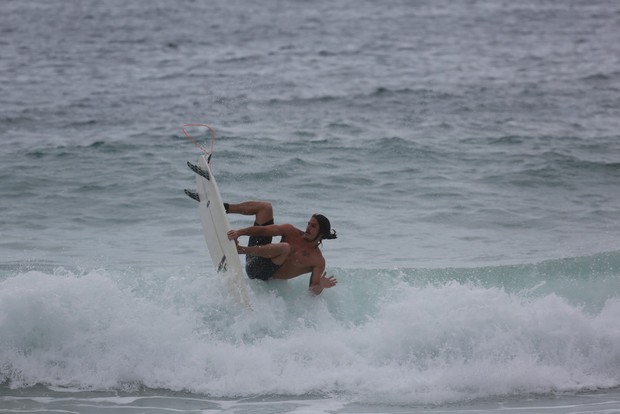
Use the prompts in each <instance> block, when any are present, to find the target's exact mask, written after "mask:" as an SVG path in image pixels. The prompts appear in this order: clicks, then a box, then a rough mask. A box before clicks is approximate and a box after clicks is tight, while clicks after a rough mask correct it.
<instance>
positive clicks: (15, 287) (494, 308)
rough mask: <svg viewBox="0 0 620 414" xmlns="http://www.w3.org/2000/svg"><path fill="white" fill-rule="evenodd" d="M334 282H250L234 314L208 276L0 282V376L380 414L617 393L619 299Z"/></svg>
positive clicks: (19, 382) (60, 276)
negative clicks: (349, 407)
mask: <svg viewBox="0 0 620 414" xmlns="http://www.w3.org/2000/svg"><path fill="white" fill-rule="evenodd" d="M339 278H340V285H339V287H340V290H337V291H334V292H330V294H329V295H323V296H321V297H318V298H314V297H311V296H309V295H307V294H306V292H305V290H306V286H305V282H301V281H299V282H296V281H293V282H289V283H284V284H272V285H269V284H264V283H262V282H261V283H257V284H253V285H252V286H253V290H254V294H255V311H254V312H249V311H247V310H244V309H242V308H239V307H238V306H236V305H235V302H234V301H232V300H230V298H229V297H227V293H226V290H225V286H224V284H223V283H222V282H221V280H220V279H218V278H217V277H214V276H213V277H204V276H196V277H193V276H191V275H188V274H178V275H174V276H167V277H165V276H162V275H161V274H156V272H155V273H154V274H152V275H148V274H147V275H136V274H131V273H123V272H116V273H114V272H106V271H102V270H98V271H90V272H86V273H84V274H79V275H78V274H73V273H71V272H57V273H56V274H46V273H43V272H35V271H33V272H26V273H22V274H18V275H15V276H14V277H11V278H9V279H6V280H4V281H2V282H0V344H1V346H0V372H1V374H2V376H3V377H6V379H9V380H10V381H11V386H13V387H21V386H27V385H31V384H35V383H43V384H48V385H51V386H56V387H74V388H77V389H98V390H101V389H119V388H120V389H129V390H131V389H135V388H136V387H141V386H146V387H150V388H164V389H169V390H188V391H191V392H198V393H202V394H206V395H210V396H214V397H226V398H237V397H240V396H241V397H243V396H253V395H289V396H304V395H322V396H328V395H338V396H340V397H343V398H345V399H347V400H351V401H359V402H370V403H388V404H401V403H402V404H410V403H443V402H449V401H462V400H468V399H472V398H485V397H488V396H492V395H511V394H522V393H548V392H564V391H579V390H586V389H598V388H604V387H616V386H618V385H620V373H619V372H618V371H617V369H616V368H615V367H617V361H618V360H620V346H619V345H618V344H620V329H619V328H618V324H617V321H618V317H619V316H620V300H618V299H614V298H612V299H609V300H608V301H607V302H606V304H605V305H604V306H603V308H602V310H601V311H600V312H598V313H588V312H586V311H584V310H583V309H582V308H581V307H579V306H575V305H572V304H570V303H569V302H568V301H566V300H564V299H563V298H561V297H559V296H557V295H555V294H548V295H543V296H540V297H525V296H519V295H515V294H509V293H507V292H505V291H504V290H502V289H499V288H488V287H480V286H476V285H473V284H460V283H456V282H449V283H444V284H437V285H434V286H418V287H414V286H411V285H410V284H408V283H405V282H399V281H398V280H395V281H393V282H394V283H392V284H391V285H390V284H389V283H384V284H377V287H378V288H377V289H376V290H375V291H373V292H368V291H366V292H365V297H357V298H355V297H350V296H348V295H349V294H350V292H355V289H348V288H347V286H348V285H349V286H352V285H353V284H355V283H356V275H355V274H354V273H351V274H346V272H345V274H343V275H340V276H339ZM149 279H150V284H147V283H146V281H147V280H149ZM147 286H148V287H147ZM357 294H359V292H358V293H357ZM282 295H285V296H286V297H283V296H282ZM356 300H357V301H358V302H362V303H366V304H368V306H367V310H366V313H364V314H360V313H362V312H363V310H362V309H361V308H360V307H359V303H356ZM356 312H357V314H356V317H355V318H351V317H350V315H351V314H353V313H356ZM299 410H302V411H303V406H300V407H299ZM326 410H328V409H327V408H326ZM300 412H301V411H300Z"/></svg>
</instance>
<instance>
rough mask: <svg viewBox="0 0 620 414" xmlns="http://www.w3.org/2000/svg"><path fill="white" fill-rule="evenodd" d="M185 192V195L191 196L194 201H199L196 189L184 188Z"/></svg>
mask: <svg viewBox="0 0 620 414" xmlns="http://www.w3.org/2000/svg"><path fill="white" fill-rule="evenodd" d="M185 194H187V196H188V197H189V198H193V199H194V200H196V201H200V196H199V195H198V193H197V192H196V191H192V190H187V189H186V190H185Z"/></svg>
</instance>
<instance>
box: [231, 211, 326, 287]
mask: <svg viewBox="0 0 620 414" xmlns="http://www.w3.org/2000/svg"><path fill="white" fill-rule="evenodd" d="M225 206H226V207H227V208H226V211H227V212H228V213H236V214H244V215H253V216H255V221H254V226H252V227H246V228H244V229H239V230H231V231H229V232H228V238H229V239H230V240H235V242H236V243H237V251H238V252H239V253H240V254H245V255H246V265H245V269H246V272H247V274H248V276H249V277H250V278H251V279H261V280H268V279H271V278H273V279H292V278H294V277H297V276H299V275H302V274H304V273H310V274H311V276H310V291H311V292H312V293H314V294H315V295H319V294H320V293H321V292H322V291H323V289H327V288H331V287H333V286H335V285H336V283H337V281H336V278H335V277H333V276H331V277H327V276H326V273H325V259H324V258H323V255H322V254H321V250H320V249H319V245H320V244H321V242H322V241H323V240H326V239H335V238H336V232H335V231H332V230H331V225H330V223H329V220H328V219H327V218H326V217H325V216H322V215H320V214H315V215H313V216H312V217H311V218H310V220H309V221H308V225H307V226H306V231H301V230H299V229H297V228H295V227H294V226H293V225H291V224H274V222H273V209H272V207H271V203H268V202H264V201H248V202H245V203H241V204H226V205H225ZM240 236H250V240H249V242H248V246H247V247H246V246H241V245H239V241H238V240H237V239H238V238H239V237H240ZM274 236H281V237H282V240H281V241H280V243H272V242H271V240H272V237H274Z"/></svg>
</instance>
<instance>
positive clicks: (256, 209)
mask: <svg viewBox="0 0 620 414" xmlns="http://www.w3.org/2000/svg"><path fill="white" fill-rule="evenodd" d="M228 213H232V214H243V215H245V216H255V219H254V220H255V221H256V224H258V225H259V226H262V225H264V224H265V223H268V222H270V221H271V220H273V207H272V206H271V203H269V202H266V201H246V202H244V203H239V204H229V205H228ZM265 257H266V256H265Z"/></svg>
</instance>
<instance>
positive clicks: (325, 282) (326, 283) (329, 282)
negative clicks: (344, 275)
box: [319, 272, 338, 289]
mask: <svg viewBox="0 0 620 414" xmlns="http://www.w3.org/2000/svg"><path fill="white" fill-rule="evenodd" d="M337 283H338V281H337V280H336V278H335V277H334V276H329V277H328V276H327V272H324V273H323V274H322V275H321V279H320V280H319V284H320V285H321V287H322V288H323V289H328V288H330V287H334V286H336V284H337Z"/></svg>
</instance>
